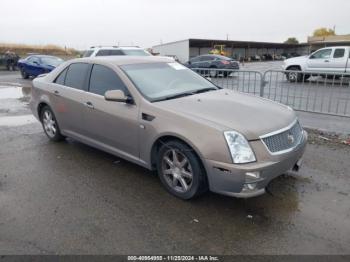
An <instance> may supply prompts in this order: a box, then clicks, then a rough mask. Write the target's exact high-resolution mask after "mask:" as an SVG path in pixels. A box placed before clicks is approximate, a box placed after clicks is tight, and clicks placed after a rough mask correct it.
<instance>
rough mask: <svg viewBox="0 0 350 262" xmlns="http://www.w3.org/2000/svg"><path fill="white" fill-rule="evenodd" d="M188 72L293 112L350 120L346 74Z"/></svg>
mask: <svg viewBox="0 0 350 262" xmlns="http://www.w3.org/2000/svg"><path fill="white" fill-rule="evenodd" d="M192 70H194V71H195V72H197V73H199V74H201V75H203V76H205V77H210V80H211V81H212V82H213V83H214V84H216V85H218V86H220V87H223V88H228V89H234V90H238V91H241V92H246V93H251V94H254V95H257V96H261V97H265V98H268V99H271V100H274V101H277V102H280V103H283V104H285V105H288V106H290V107H292V108H294V109H295V110H301V111H307V112H316V113H323V114H333V115H339V116H347V117H350V73H325V72H300V71H282V70H268V71H266V72H264V73H261V72H258V71H245V70H228V69H225V70H224V69H212V68H210V69H200V68H196V69H192Z"/></svg>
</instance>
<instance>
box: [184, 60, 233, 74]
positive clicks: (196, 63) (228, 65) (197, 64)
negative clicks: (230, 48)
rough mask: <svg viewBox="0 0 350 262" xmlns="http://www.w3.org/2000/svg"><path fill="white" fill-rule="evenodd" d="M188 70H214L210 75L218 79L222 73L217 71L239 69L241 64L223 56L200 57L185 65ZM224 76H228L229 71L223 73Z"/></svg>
mask: <svg viewBox="0 0 350 262" xmlns="http://www.w3.org/2000/svg"><path fill="white" fill-rule="evenodd" d="M184 65H185V66H187V67H188V68H204V69H206V68H212V69H214V70H210V71H208V72H209V75H210V76H211V77H216V76H217V75H218V74H219V73H220V71H218V70H216V69H234V70H238V69H239V62H238V61H236V60H234V59H232V58H229V57H226V56H222V55H200V56H196V57H194V58H191V59H190V60H189V61H188V62H186V63H185V64H184ZM222 72H223V75H224V76H225V77H226V76H228V74H229V72H228V71H222Z"/></svg>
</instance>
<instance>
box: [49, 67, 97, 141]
mask: <svg viewBox="0 0 350 262" xmlns="http://www.w3.org/2000/svg"><path fill="white" fill-rule="evenodd" d="M90 68H91V65H90V64H87V63H73V64H70V65H69V66H68V67H67V68H66V69H65V70H64V71H62V73H61V74H60V75H59V76H58V77H57V78H56V79H55V81H54V84H53V87H54V88H53V96H52V100H53V101H54V103H53V104H54V112H55V115H56V118H57V121H58V123H59V125H60V128H61V130H62V131H63V132H64V133H66V134H71V135H73V136H78V137H79V136H81V135H83V134H84V127H83V121H82V117H83V112H84V110H85V105H84V102H85V100H86V99H85V96H86V90H87V83H88V72H89V70H90Z"/></svg>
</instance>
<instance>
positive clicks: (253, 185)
mask: <svg viewBox="0 0 350 262" xmlns="http://www.w3.org/2000/svg"><path fill="white" fill-rule="evenodd" d="M256 186H257V184H256V183H250V184H244V185H243V190H242V191H243V192H246V191H253V190H255V189H256Z"/></svg>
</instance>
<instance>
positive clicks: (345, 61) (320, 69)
mask: <svg viewBox="0 0 350 262" xmlns="http://www.w3.org/2000/svg"><path fill="white" fill-rule="evenodd" d="M349 58H350V46H335V47H325V48H322V49H319V50H317V51H315V52H314V53H312V54H311V55H308V56H300V57H294V58H290V59H286V60H285V61H284V65H283V70H288V71H301V72H306V73H294V72H292V73H291V72H287V73H286V76H287V79H288V80H289V81H290V82H301V81H305V80H307V79H308V78H310V76H311V75H313V74H312V72H315V74H317V75H320V76H323V77H328V78H339V77H340V76H341V74H344V73H350V61H349V60H350V59H349ZM321 73H323V74H321Z"/></svg>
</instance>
